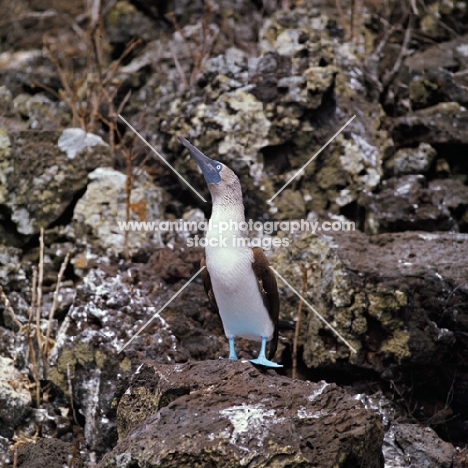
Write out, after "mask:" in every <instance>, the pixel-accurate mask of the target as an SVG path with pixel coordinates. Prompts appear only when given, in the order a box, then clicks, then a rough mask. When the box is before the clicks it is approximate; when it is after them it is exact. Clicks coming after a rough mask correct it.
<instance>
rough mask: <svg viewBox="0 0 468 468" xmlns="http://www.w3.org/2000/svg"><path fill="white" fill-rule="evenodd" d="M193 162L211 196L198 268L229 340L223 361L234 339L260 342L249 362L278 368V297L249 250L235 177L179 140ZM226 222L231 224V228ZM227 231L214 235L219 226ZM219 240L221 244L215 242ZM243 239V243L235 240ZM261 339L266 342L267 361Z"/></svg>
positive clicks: (260, 259) (259, 253) (258, 253)
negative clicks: (210, 206) (206, 228)
mask: <svg viewBox="0 0 468 468" xmlns="http://www.w3.org/2000/svg"><path fill="white" fill-rule="evenodd" d="M179 139H180V141H181V142H182V144H183V145H184V146H185V147H186V148H187V149H188V151H189V153H190V155H191V156H192V158H193V159H195V161H196V162H197V164H198V166H199V167H200V169H201V171H202V173H203V176H204V177H205V180H206V183H207V184H208V189H209V191H210V193H211V198H212V202H213V210H212V214H211V218H210V223H209V228H208V230H207V232H206V240H207V245H206V247H205V257H204V258H203V259H202V261H201V265H202V266H203V265H205V266H206V268H205V269H204V270H203V271H202V277H203V284H204V287H205V291H206V293H207V295H208V298H209V300H210V302H211V305H212V306H213V307H214V308H215V309H216V310H218V311H219V314H220V316H221V320H222V322H223V327H224V333H225V335H226V337H227V339H228V340H229V359H237V355H236V350H235V347H234V340H235V337H236V336H239V337H242V338H246V339H249V340H256V341H260V342H261V346H260V352H259V354H258V357H257V359H253V360H252V361H251V362H252V363H254V364H260V365H263V366H268V367H282V366H281V365H279V364H276V363H275V362H273V361H271V360H270V359H272V358H273V356H274V355H275V352H276V347H277V345H278V316H279V294H278V287H277V284H276V278H275V275H274V274H273V272H272V270H271V269H270V267H269V265H270V264H269V262H268V259H267V257H266V256H265V254H264V252H263V250H262V249H261V248H259V247H253V248H251V247H249V246H248V239H245V238H246V233H245V232H244V231H241V230H240V229H238V227H239V225H240V223H243V222H245V216H244V204H243V203H242V189H241V186H240V182H239V178H238V177H237V176H236V174H234V172H233V171H231V169H229V168H228V167H227V166H225V165H224V164H222V163H220V162H218V161H214V160H213V159H210V158H209V157H208V156H205V155H204V154H203V153H202V152H201V151H200V150H199V149H197V148H195V146H193V145H192V144H191V143H190V142H189V141H188V140H186V139H185V138H181V137H179ZM231 221H232V224H231ZM222 222H227V223H228V224H229V226H230V227H231V228H233V227H234V226H236V227H237V229H235V228H234V229H230V230H229V231H224V232H222V233H220V229H219V227H220V223H222ZM221 237H222V238H223V242H221ZM239 239H241V241H242V240H243V241H245V240H247V242H240V243H239V242H238V241H239ZM267 341H271V343H270V349H269V353H268V358H267V357H266V355H265V351H266V344H267Z"/></svg>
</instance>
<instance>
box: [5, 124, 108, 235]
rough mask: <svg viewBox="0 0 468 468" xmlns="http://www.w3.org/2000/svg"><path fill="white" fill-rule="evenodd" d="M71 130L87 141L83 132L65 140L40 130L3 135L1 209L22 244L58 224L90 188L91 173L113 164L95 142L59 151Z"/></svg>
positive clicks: (70, 143)
mask: <svg viewBox="0 0 468 468" xmlns="http://www.w3.org/2000/svg"><path fill="white" fill-rule="evenodd" d="M73 130H75V132H74V133H75V134H78V136H83V135H84V136H86V133H85V132H84V131H83V130H81V129H68V130H66V131H65V132H64V133H63V134H61V133H60V132H54V131H51V132H47V131H42V130H41V131H33V130H30V131H23V132H10V133H2V134H3V140H5V142H4V144H3V145H2V147H3V148H2V150H1V152H0V207H1V210H2V212H3V213H5V212H6V213H7V215H5V214H4V215H3V216H4V217H6V218H7V219H6V220H5V221H6V222H7V223H12V224H13V225H14V226H15V229H16V231H17V237H18V238H19V239H20V240H21V239H28V236H31V235H32V234H37V233H38V232H39V229H40V227H41V226H42V227H44V226H48V225H50V224H52V223H54V222H57V221H58V220H59V219H60V217H61V216H62V215H63V214H64V212H65V211H66V209H67V208H68V207H70V206H72V205H73V203H74V202H75V201H76V200H75V197H76V196H77V195H81V193H82V192H83V190H84V189H85V188H86V184H87V176H88V172H91V171H92V170H93V169H95V168H96V167H99V166H102V165H110V164H111V161H110V159H109V158H110V156H109V149H108V147H107V145H106V144H105V143H104V142H103V141H102V139H101V138H100V137H97V136H94V139H89V138H88V139H84V140H83V139H75V140H74V141H70V140H68V142H64V145H63V146H62V148H63V150H61V149H60V148H59V146H60V144H59V142H60V140H61V139H62V140H63V137H64V134H70V133H72V132H73ZM98 143H99V144H98ZM77 145H78V146H77ZM37 154H40V155H41V157H40V158H38V157H37ZM10 231H11V228H10ZM1 233H2V229H0V234H1ZM5 240H6V239H5ZM2 241H3V239H0V242H2Z"/></svg>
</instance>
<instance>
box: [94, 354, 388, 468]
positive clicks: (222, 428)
mask: <svg viewBox="0 0 468 468" xmlns="http://www.w3.org/2000/svg"><path fill="white" fill-rule="evenodd" d="M117 413H118V420H119V433H120V435H121V440H120V442H119V444H118V445H117V446H116V447H115V448H114V449H113V450H112V452H110V453H109V454H107V455H106V456H105V457H104V459H103V460H102V462H101V463H100V465H99V466H100V468H111V467H130V466H132V467H135V468H137V467H147V468H149V467H156V466H165V467H185V466H187V467H188V466H225V467H237V466H242V465H248V466H252V467H254V466H258V467H260V466H284V467H286V466H289V467H296V466H297V467H299V466H304V465H307V466H320V467H323V468H326V467H330V468H331V467H346V466H366V467H368V468H373V467H376V468H377V467H383V459H382V456H381V451H380V450H381V444H382V436H383V427H382V424H381V422H380V420H379V419H380V418H379V417H378V416H377V415H375V414H374V413H373V412H371V411H367V410H365V409H364V407H363V406H362V404H361V403H360V402H358V401H357V400H356V399H353V398H351V397H350V396H348V395H347V394H346V393H345V392H344V391H343V390H341V389H339V388H338V387H337V386H336V385H334V384H328V383H326V382H319V383H311V382H300V381H297V380H291V379H288V378H285V377H281V376H278V375H276V374H275V373H274V372H272V371H270V372H262V371H260V370H259V369H256V368H255V367H254V366H253V365H252V364H251V363H249V362H248V361H242V360H241V361H235V362H231V361H228V360H217V361H205V362H202V363H187V364H180V365H176V366H167V365H161V364H158V363H155V362H149V361H146V362H145V363H143V364H142V365H141V367H140V368H139V369H138V371H137V372H136V373H135V375H134V376H133V377H132V380H131V381H130V386H129V388H128V389H127V390H125V393H124V394H123V395H122V396H121V398H120V401H119V406H118V409H117Z"/></svg>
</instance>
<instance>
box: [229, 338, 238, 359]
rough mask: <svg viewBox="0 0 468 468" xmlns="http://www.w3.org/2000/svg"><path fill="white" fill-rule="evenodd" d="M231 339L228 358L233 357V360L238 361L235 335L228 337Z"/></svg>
mask: <svg viewBox="0 0 468 468" xmlns="http://www.w3.org/2000/svg"><path fill="white" fill-rule="evenodd" d="M228 340H229V357H228V359H231V360H233V361H237V354H236V350H235V348H234V337H231V338H228Z"/></svg>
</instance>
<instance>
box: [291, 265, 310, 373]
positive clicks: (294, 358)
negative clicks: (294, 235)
mask: <svg viewBox="0 0 468 468" xmlns="http://www.w3.org/2000/svg"><path fill="white" fill-rule="evenodd" d="M301 270H302V288H301V296H302V297H304V296H305V293H306V289H307V270H308V269H307V268H306V267H305V266H303V265H301ZM301 317H302V300H300V299H299V305H298V306H297V322H296V329H295V330H294V341H293V352H292V378H293V379H295V378H296V377H297V348H298V342H299V330H300V327H301Z"/></svg>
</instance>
